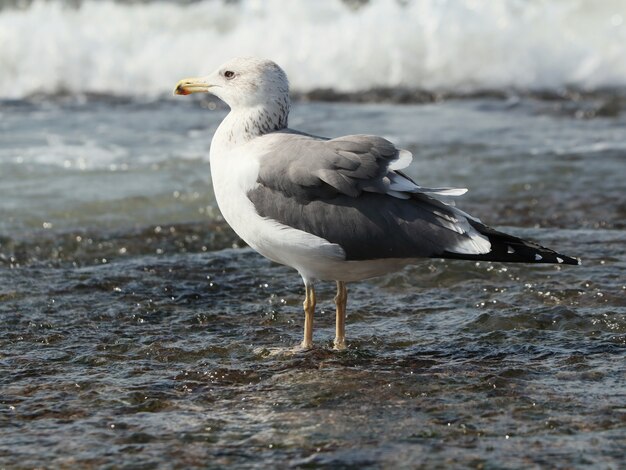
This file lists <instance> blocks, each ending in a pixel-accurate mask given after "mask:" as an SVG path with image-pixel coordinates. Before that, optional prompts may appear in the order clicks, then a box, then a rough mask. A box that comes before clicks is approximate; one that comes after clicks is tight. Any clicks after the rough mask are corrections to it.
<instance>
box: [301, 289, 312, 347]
mask: <svg viewBox="0 0 626 470" xmlns="http://www.w3.org/2000/svg"><path fill="white" fill-rule="evenodd" d="M305 289H306V296H305V298H304V339H303V340H302V347H303V348H305V349H309V348H312V347H313V314H314V313H315V289H314V288H313V285H307V284H305Z"/></svg>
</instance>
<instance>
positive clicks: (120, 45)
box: [0, 0, 626, 98]
mask: <svg viewBox="0 0 626 470" xmlns="http://www.w3.org/2000/svg"><path fill="white" fill-rule="evenodd" d="M242 55H253V56H262V57H268V58H272V59H274V60H275V61H277V62H278V63H279V64H280V65H282V66H283V68H285V70H286V71H287V73H288V75H289V77H290V80H291V83H292V87H293V88H294V89H295V90H298V91H308V90H311V89H315V88H332V89H334V90H337V91H360V90H366V89H370V88H372V87H400V86H401V87H409V88H424V89H428V90H454V91H458V92H471V91H476V90H481V89H511V88H519V89H531V90H533V89H555V88H556V89H558V88H561V87H565V86H573V87H578V88H582V89H596V88H601V87H624V86H626V60H625V58H626V2H624V1H621V0H605V1H602V2H598V1H594V0H571V1H544V0H535V1H530V0H529V1H520V0H501V1H497V2H496V1H478V0H454V1H452V0H448V1H445V0H413V1H406V2H400V1H395V0H387V1H385V0H372V1H370V2H369V3H366V4H364V5H362V6H360V7H354V6H352V7H351V6H350V4H348V3H344V2H341V1H339V0H334V1H331V0H329V1H324V2H312V1H311V2H308V1H289V2H284V1H279V0H268V1H263V2H261V1H255V0H241V1H239V2H221V1H212V0H204V1H199V2H193V3H186V4H179V3H171V2H169V3H167V2H153V3H140V4H138V3H132V4H128V3H116V2H112V1H106V0H105V1H95V0H84V1H83V2H82V3H81V5H80V7H79V8H75V7H70V6H67V5H65V4H63V3H60V2H59V1H42V0H39V1H35V2H33V3H31V4H30V5H29V6H28V7H26V8H23V9H10V8H6V9H4V10H1V11H0V97H4V98H20V97H24V96H28V95H30V94H33V93H39V92H42V93H59V92H69V93H82V92H97V93H107V94H117V95H143V96H159V95H162V94H166V93H168V92H169V91H170V87H171V86H173V84H174V83H176V81H177V80H178V79H180V78H182V77H186V76H189V75H198V74H204V73H208V72H210V71H211V70H213V69H214V68H215V67H216V66H217V65H219V64H220V63H221V62H223V61H225V60H227V59H229V58H231V57H233V56H242Z"/></svg>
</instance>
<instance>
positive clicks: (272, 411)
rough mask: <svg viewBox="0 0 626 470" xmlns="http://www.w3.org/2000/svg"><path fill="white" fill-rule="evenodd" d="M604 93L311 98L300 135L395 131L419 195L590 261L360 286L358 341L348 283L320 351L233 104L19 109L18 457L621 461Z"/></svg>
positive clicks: (461, 271) (126, 464)
mask: <svg viewBox="0 0 626 470" xmlns="http://www.w3.org/2000/svg"><path fill="white" fill-rule="evenodd" d="M597 107H598V103H596V102H594V101H593V99H589V100H586V101H585V100H583V101H578V102H572V101H541V100H536V99H531V98H525V99H509V100H496V99H486V98H483V99H479V98H476V99H466V100H452V101H447V102H443V103H434V104H429V105H420V106H417V105H410V106H396V105H390V104H377V105H373V104H368V105H357V104H346V103H299V104H296V105H295V107H294V111H293V113H292V118H291V122H290V124H291V125H292V126H293V127H295V128H299V129H302V130H306V131H308V132H312V133H318V134H322V135H327V136H336V135H340V134H346V133H377V134H381V135H384V136H385V137H387V138H390V139H392V140H393V141H394V142H396V143H397V144H398V145H400V146H402V147H404V148H408V149H409V150H411V151H412V152H414V155H415V162H414V164H413V166H412V167H411V169H410V170H409V171H408V173H409V174H410V175H411V176H412V177H414V178H416V179H417V180H418V181H419V182H420V183H422V184H424V185H426V186H436V185H456V186H466V187H468V188H469V189H470V192H469V193H468V194H467V195H466V196H465V197H463V198H461V199H460V200H459V201H458V202H457V204H458V205H459V207H461V208H462V209H464V210H466V211H468V212H470V213H472V214H474V215H476V216H479V217H481V218H482V220H483V221H484V222H486V223H488V224H490V225H493V226H497V227H500V228H504V229H506V230H507V231H509V232H512V233H514V234H516V235H520V236H523V237H527V238H532V239H535V240H539V241H541V242H542V244H545V245H547V246H550V247H553V248H555V249H558V250H559V251H561V252H563V253H565V254H570V255H577V256H580V257H581V258H582V259H583V265H582V266H580V267H573V266H543V265H542V266H527V265H503V264H497V263H494V264H491V263H470V262H461V261H442V260H425V261H424V262H422V263H421V264H419V265H416V266H413V267H410V268H407V269H405V270H404V271H401V272H399V273H396V274H392V275H389V276H386V277H383V278H378V279H374V280H371V281H367V282H361V283H355V284H351V285H349V287H348V288H349V295H350V297H349V317H348V325H347V333H348V344H349V348H348V350H347V351H345V352H341V353H338V352H334V351H333V350H332V349H331V344H332V343H331V342H332V336H333V325H334V311H333V304H332V297H333V295H334V286H333V285H330V284H320V285H319V286H318V298H319V304H318V313H317V317H316V325H315V340H316V344H317V347H316V348H315V349H314V350H312V351H308V352H303V351H300V350H298V349H297V348H295V345H296V344H298V342H299V341H300V340H301V333H302V322H303V315H302V312H301V302H302V296H303V287H302V285H301V281H300V279H299V277H298V276H297V274H296V273H295V272H294V271H292V270H291V269H289V268H286V267H282V266H277V265H274V264H272V263H270V262H269V261H267V260H265V259H263V258H261V257H260V256H258V255H256V254H255V253H253V252H252V251H250V250H249V249H248V248H245V247H244V246H243V243H242V242H241V241H240V240H238V239H237V237H236V236H235V235H234V234H233V233H232V231H230V229H229V228H228V227H227V226H226V225H225V224H224V222H223V221H222V220H221V217H220V216H219V211H218V210H217V208H216V206H215V202H214V199H213V195H212V191H211V187H210V180H209V177H210V169H209V166H208V159H207V149H208V145H209V143H210V138H211V135H212V131H213V130H214V128H215V127H216V125H217V124H218V123H219V121H220V120H221V118H222V117H223V116H224V114H225V112H226V110H225V109H223V108H222V107H221V106H220V105H219V104H215V103H212V102H211V101H202V100H189V99H187V100H184V101H182V100H162V101H155V102H140V101H137V100H126V99H108V98H102V99H88V100H86V101H80V100H76V99H74V98H71V99H70V98H68V99H61V98H59V99H55V100H41V101H38V100H28V101H23V100H18V101H4V102H2V103H1V104H0V117H1V119H0V178H1V179H0V318H1V319H2V321H1V322H0V371H1V373H0V466H6V467H19V466H22V467H45V466H56V467H59V466H65V467H70V466H83V467H85V466H86V467H89V466H94V467H95V466H109V467H123V468H149V467H152V466H156V465H161V466H172V467H180V468H189V467H194V466H198V467H205V466H209V467H223V466H227V465H236V466H237V467H240V468H241V467H244V468H259V467H268V466H279V467H297V468H307V467H313V468H316V467H328V468H331V467H332V468H374V467H388V468H396V467H398V466H411V467H419V466H424V467H433V466H439V467H441V466H447V465H458V466H471V467H478V468H482V467H485V468H503V467H504V468H521V467H529V466H530V467H532V466H556V467H569V468H572V467H582V466H587V465H595V466H597V467H600V468H618V466H619V465H620V462H621V458H622V457H623V448H624V444H625V443H626V432H625V420H626V408H625V403H626V381H625V379H626V362H625V360H624V359H625V354H624V353H625V346H626V277H625V273H626V269H625V268H626V230H625V225H624V220H625V215H626V196H625V192H624V182H623V179H624V158H625V156H626V134H625V131H624V129H625V127H624V126H625V124H626V117H625V116H624V113H623V112H621V111H620V110H618V112H617V113H616V114H615V115H614V116H613V117H606V118H604V117H601V118H597V117H596V118H593V119H590V117H592V116H593V114H594V113H590V112H589V110H593V109H596V108H597ZM207 108H209V109H207ZM213 108H214V109H213Z"/></svg>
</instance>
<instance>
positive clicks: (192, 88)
mask: <svg viewBox="0 0 626 470" xmlns="http://www.w3.org/2000/svg"><path fill="white" fill-rule="evenodd" d="M209 88H211V85H209V84H208V83H207V82H206V81H205V80H204V79H203V78H183V79H182V80H181V81H179V82H178V83H177V84H176V88H174V94H175V95H190V94H191V93H208V91H209Z"/></svg>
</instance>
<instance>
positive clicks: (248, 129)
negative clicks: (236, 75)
mask: <svg viewBox="0 0 626 470" xmlns="http://www.w3.org/2000/svg"><path fill="white" fill-rule="evenodd" d="M288 117H289V98H288V97H286V98H284V97H279V98H277V99H274V100H272V101H268V102H266V103H263V104H260V105H255V106H246V107H234V108H232V109H231V111H230V113H228V115H227V116H226V117H225V118H224V120H223V121H222V123H221V124H220V126H219V127H218V129H217V131H216V132H215V136H214V140H216V139H217V140H219V141H220V144H221V145H224V146H226V147H229V148H232V147H235V146H238V145H241V144H245V143H247V142H249V141H251V140H252V139H254V138H256V137H260V136H262V135H265V134H269V133H270V132H275V131H279V130H281V129H285V128H286V127H287V119H288Z"/></svg>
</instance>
